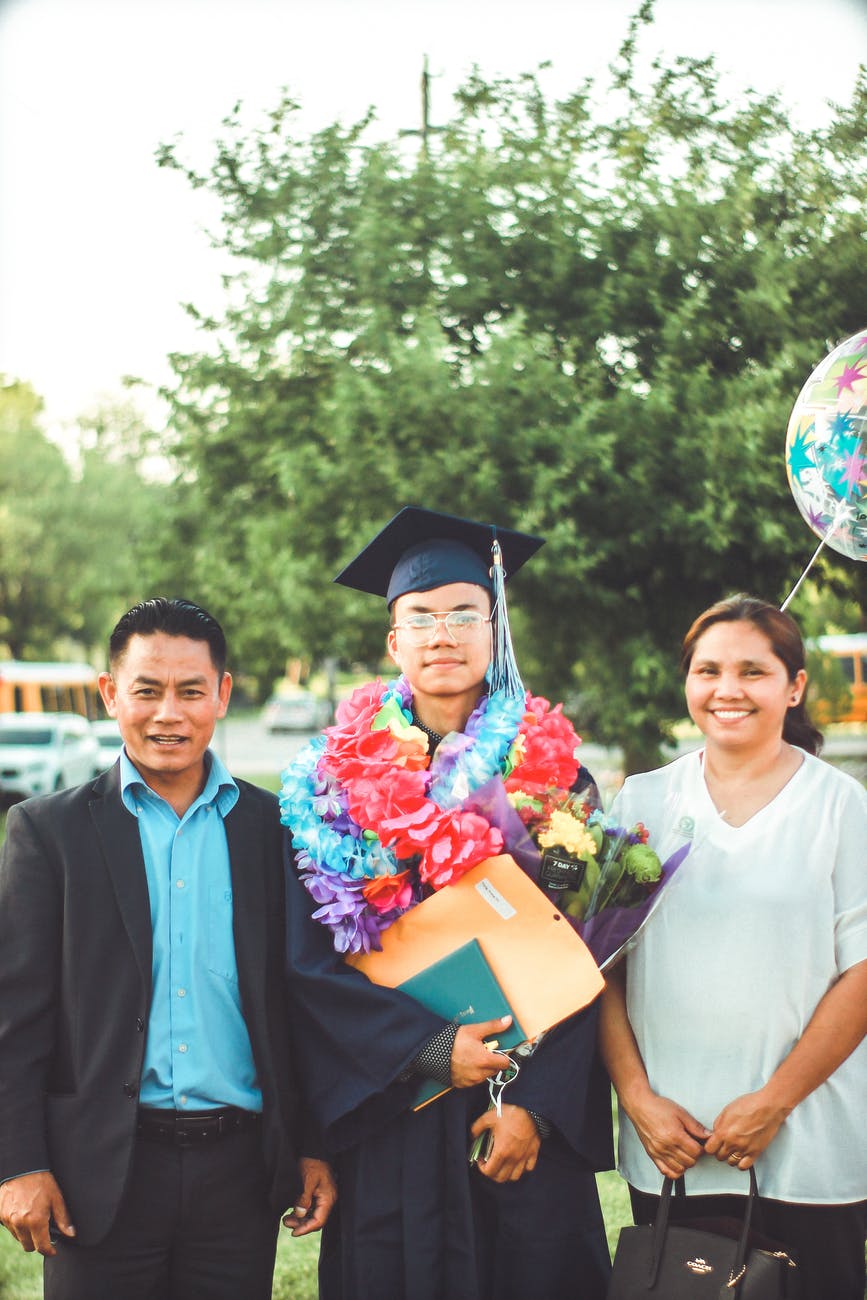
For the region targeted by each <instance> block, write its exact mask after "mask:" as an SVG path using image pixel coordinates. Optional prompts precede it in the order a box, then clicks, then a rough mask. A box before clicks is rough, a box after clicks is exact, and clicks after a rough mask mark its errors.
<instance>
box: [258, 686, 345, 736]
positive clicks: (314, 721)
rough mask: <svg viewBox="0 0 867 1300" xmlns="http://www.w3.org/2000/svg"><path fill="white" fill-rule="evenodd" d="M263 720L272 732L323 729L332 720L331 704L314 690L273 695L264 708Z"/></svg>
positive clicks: (267, 728) (266, 727)
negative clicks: (315, 693)
mask: <svg viewBox="0 0 867 1300" xmlns="http://www.w3.org/2000/svg"><path fill="white" fill-rule="evenodd" d="M262 721H263V722H264V724H265V730H266V731H270V732H277V731H321V730H322V728H323V727H327V726H328V724H329V723H330V722H331V706H330V705H329V703H328V701H327V700H324V699H323V698H322V696H321V695H314V694H313V692H312V691H302V690H299V691H295V692H293V693H292V694H286V695H272V697H271V699H270V700H269V701H268V703H267V704H266V705H265V707H264V709H263V710H262Z"/></svg>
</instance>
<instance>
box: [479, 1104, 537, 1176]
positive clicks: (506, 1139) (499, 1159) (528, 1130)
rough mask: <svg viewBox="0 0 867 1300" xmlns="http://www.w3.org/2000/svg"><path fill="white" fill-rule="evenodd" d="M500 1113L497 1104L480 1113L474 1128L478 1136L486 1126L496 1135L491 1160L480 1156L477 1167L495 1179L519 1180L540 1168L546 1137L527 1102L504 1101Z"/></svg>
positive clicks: (489, 1157)
mask: <svg viewBox="0 0 867 1300" xmlns="http://www.w3.org/2000/svg"><path fill="white" fill-rule="evenodd" d="M502 1112H503V1113H502V1114H501V1115H498V1114H497V1112H496V1110H494V1109H493V1107H492V1108H491V1109H490V1110H486V1111H485V1113H484V1115H480V1116H479V1118H478V1119H477V1120H476V1122H475V1124H474V1125H473V1127H472V1128H471V1129H470V1132H471V1133H472V1135H473V1137H478V1136H479V1134H480V1133H483V1132H484V1131H485V1129H490V1130H491V1132H492V1133H493V1135H494V1145H493V1147H492V1148H491V1153H490V1155H489V1156H488V1158H487V1160H480V1161H479V1162H478V1164H477V1165H476V1168H477V1169H478V1170H479V1172H480V1173H482V1174H484V1175H485V1177H486V1178H490V1179H491V1181H492V1182H495V1183H516V1182H517V1181H518V1179H519V1178H521V1177H522V1176H523V1175H524V1174H529V1173H531V1172H532V1170H533V1169H535V1168H536V1161H537V1159H538V1158H539V1148H540V1147H541V1145H542V1139H541V1138H540V1137H539V1130H538V1129H537V1128H536V1121H535V1120H534V1119H533V1116H532V1115H531V1114H530V1113H529V1111H526V1110H524V1107H523V1106H507V1105H505V1104H504V1105H503V1108H502Z"/></svg>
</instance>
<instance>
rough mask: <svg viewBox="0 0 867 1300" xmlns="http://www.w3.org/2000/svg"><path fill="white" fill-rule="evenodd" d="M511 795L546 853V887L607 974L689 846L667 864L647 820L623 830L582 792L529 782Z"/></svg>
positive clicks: (542, 882) (542, 869)
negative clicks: (652, 843)
mask: <svg viewBox="0 0 867 1300" xmlns="http://www.w3.org/2000/svg"><path fill="white" fill-rule="evenodd" d="M508 797H509V802H510V804H511V805H512V807H513V808H514V809H515V811H516V812H517V814H518V816H519V817H520V819H521V822H522V823H523V825H524V827H525V829H526V830H527V832H528V833H529V835H530V838H531V839H532V841H533V843H534V844H535V845H536V847H537V849H538V852H539V855H540V863H539V875H538V884H539V886H540V888H542V889H545V890H547V891H548V892H549V893H551V894H552V896H554V898H555V901H556V903H557V906H558V907H559V908H560V910H561V911H562V912H563V913H564V915H565V916H567V917H568V918H569V920H570V921H571V922H572V925H573V926H574V928H575V929H576V930H577V931H578V933H579V934H580V935H581V938H582V939H583V940H584V942H585V943H586V944H587V947H588V948H589V949H590V951H591V952H592V954H593V956H594V958H595V959H596V962H597V964H598V966H599V967H600V969H604V967H605V966H606V965H610V963H611V962H612V961H613V960H614V958H615V957H616V956H617V955H618V954H619V953H620V952H621V951H622V949H623V947H624V945H625V944H626V942H627V941H628V940H629V939H631V938H632V937H633V935H634V934H636V933H637V931H638V929H639V928H640V927H641V925H642V924H643V923H644V921H645V920H646V919H647V917H648V916H649V915H650V912H651V910H652V908H653V907H654V906H655V904H656V902H657V901H658V895H659V892H660V890H661V889H662V887H663V886H664V884H665V883H666V882H667V881H668V880H669V879H670V878H671V876H672V875H673V874H674V872H675V871H676V870H677V867H678V866H679V865H680V863H681V862H682V861H683V859H684V858H685V857H686V855H687V853H688V852H689V845H688V844H685V845H683V846H682V847H681V848H680V849H678V850H677V852H676V853H674V854H672V856H671V857H669V858H668V859H667V860H666V861H665V862H663V861H662V860H661V858H660V857H659V854H658V853H657V852H656V850H655V849H653V848H652V847H651V846H650V844H649V843H648V839H649V833H648V831H647V828H646V827H645V826H644V825H643V824H642V823H641V822H636V824H635V825H634V826H629V827H626V826H620V825H617V824H616V823H615V822H614V821H613V820H612V818H611V817H610V816H609V815H607V814H606V813H604V812H603V811H602V810H601V809H600V808H597V807H595V806H594V805H593V804H592V803H591V802H589V801H588V800H587V799H586V797H585V796H582V795H581V794H573V793H568V792H564V791H562V790H555V789H551V788H546V787H544V786H527V785H522V786H521V787H520V788H517V789H516V788H512V789H510V790H509V795H508Z"/></svg>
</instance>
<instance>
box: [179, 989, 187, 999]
mask: <svg viewBox="0 0 867 1300" xmlns="http://www.w3.org/2000/svg"><path fill="white" fill-rule="evenodd" d="M186 996H187V990H186V989H178V997H179V998H185V997H186Z"/></svg>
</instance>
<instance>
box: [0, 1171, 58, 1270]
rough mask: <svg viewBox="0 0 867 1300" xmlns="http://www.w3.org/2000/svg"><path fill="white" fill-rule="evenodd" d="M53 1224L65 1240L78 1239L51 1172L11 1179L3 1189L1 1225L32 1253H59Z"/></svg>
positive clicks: (0, 1197) (23, 1175)
mask: <svg viewBox="0 0 867 1300" xmlns="http://www.w3.org/2000/svg"><path fill="white" fill-rule="evenodd" d="M52 1221H53V1223H54V1224H56V1226H57V1228H58V1230H59V1231H60V1232H62V1233H63V1235H64V1236H65V1237H74V1236H75V1228H74V1227H73V1226H72V1224H71V1223H70V1221H69V1211H68V1210H67V1208H66V1202H65V1201H64V1199H63V1193H62V1192H61V1190H60V1188H59V1187H58V1185H57V1180H56V1179H55V1177H54V1175H53V1174H52V1173H49V1171H48V1170H47V1169H46V1170H42V1171H40V1172H39V1173H35V1174H22V1175H21V1176H20V1177H19V1178H10V1179H9V1181H8V1182H7V1183H3V1185H2V1186H0V1223H2V1224H3V1225H4V1227H6V1228H8V1229H9V1231H10V1232H11V1233H12V1236H13V1237H14V1238H15V1240H16V1241H18V1242H20V1243H21V1245H22V1247H23V1248H24V1250H26V1251H27V1252H28V1253H29V1252H31V1251H34V1250H38V1251H39V1253H40V1255H56V1254H57V1251H56V1250H55V1249H54V1247H53V1246H52V1244H51V1238H50V1228H49V1224H50V1223H51V1222H52Z"/></svg>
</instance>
